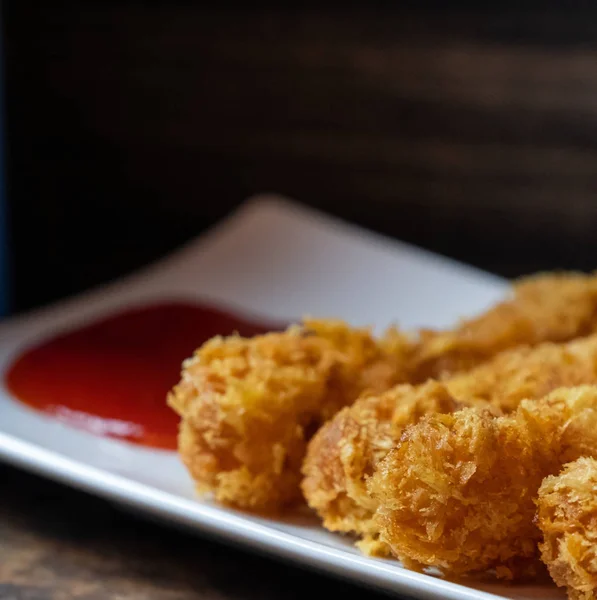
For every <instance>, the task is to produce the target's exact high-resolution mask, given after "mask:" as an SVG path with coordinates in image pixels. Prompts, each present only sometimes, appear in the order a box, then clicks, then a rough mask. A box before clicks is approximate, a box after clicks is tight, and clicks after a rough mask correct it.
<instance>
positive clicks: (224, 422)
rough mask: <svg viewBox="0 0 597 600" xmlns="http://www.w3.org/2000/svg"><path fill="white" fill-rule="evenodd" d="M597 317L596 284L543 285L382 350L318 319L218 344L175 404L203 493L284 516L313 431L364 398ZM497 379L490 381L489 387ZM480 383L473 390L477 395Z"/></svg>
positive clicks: (209, 348)
mask: <svg viewBox="0 0 597 600" xmlns="http://www.w3.org/2000/svg"><path fill="white" fill-rule="evenodd" d="M596 315H597V278H596V277H592V276H583V275H578V274H564V275H547V276H546V275H543V276H537V277H534V278H530V279H527V280H523V281H521V282H520V283H518V284H517V285H516V286H515V287H514V293H513V297H512V298H511V299H508V300H507V301H505V302H503V303H502V304H500V305H498V306H496V307H495V308H493V309H491V310H490V311H489V312H487V313H486V314H485V315H481V316H480V317H477V318H476V319H474V320H472V321H468V322H465V323H463V324H462V325H460V326H459V327H458V328H456V329H455V330H454V331H452V332H440V333H431V332H423V333H420V334H419V335H418V336H417V335H414V336H412V337H407V336H405V335H403V334H401V333H399V332H397V331H391V332H389V333H388V334H386V335H385V336H384V337H383V338H382V339H379V340H376V339H374V338H373V337H372V336H371V334H370V333H369V332H368V331H366V330H358V329H356V330H355V329H351V328H349V327H348V326H347V325H345V324H344V323H340V322H323V321H310V322H308V323H306V324H305V326H304V327H292V328H290V329H289V330H288V331H287V332H285V333H275V334H270V335H266V336H259V337H256V338H254V339H250V340H247V339H242V338H240V337H237V336H233V337H230V338H226V339H223V338H216V339H214V340H211V341H210V342H208V343H207V344H205V345H204V346H203V347H202V348H200V349H199V350H198V351H197V352H196V353H195V355H194V357H193V358H191V359H189V360H187V361H186V362H185V364H184V366H183V373H182V378H181V381H180V383H179V384H178V385H177V386H176V387H175V388H174V389H173V390H172V392H171V393H170V394H169V396H168V403H169V404H170V406H171V407H172V408H173V409H174V410H175V411H176V412H177V413H178V414H179V415H180V416H181V417H182V422H181V427H180V435H179V450H180V454H181V457H182V459H183V461H184V463H185V464H186V466H187V467H188V469H189V471H190V473H191V475H192V476H193V478H194V479H195V481H196V483H197V486H198V489H200V490H203V491H213V492H214V493H215V497H216V499H218V500H219V501H221V502H226V503H229V504H232V505H236V506H239V507H244V508H252V509H256V510H261V511H266V510H269V511H271V510H275V509H277V508H279V507H281V506H283V505H284V504H287V503H291V502H293V501H295V500H297V499H298V498H299V497H300V493H299V487H298V481H299V480H300V472H299V471H300V465H301V462H302V458H303V455H304V452H305V446H306V443H307V441H308V439H309V438H310V436H311V435H312V433H314V432H315V431H316V429H317V428H318V427H319V426H320V425H321V424H322V423H323V422H325V421H326V420H327V419H329V418H331V417H332V416H333V415H334V414H335V413H336V412H337V411H338V410H339V409H341V408H342V407H344V406H346V405H350V404H351V403H352V402H353V401H354V400H355V399H356V398H357V397H358V396H359V395H360V394H361V392H364V391H368V392H371V393H381V392H384V391H385V390H387V389H388V388H389V387H391V386H392V385H394V384H397V383H413V382H420V381H424V380H426V379H427V378H428V377H429V376H430V375H434V376H435V375H438V376H439V375H441V376H442V377H447V376H448V375H449V374H451V373H452V372H454V373H456V372H460V371H462V370H463V369H466V368H469V367H471V366H472V365H477V364H479V363H481V362H483V361H484V360H487V359H488V358H489V357H491V356H492V355H493V354H495V353H496V352H499V351H501V350H503V349H504V348H508V347H512V346H518V345H520V344H523V343H524V344H536V343H538V342H541V341H543V340H556V341H559V340H563V339H569V338H573V337H576V336H579V335H583V334H585V333H587V332H589V331H592V330H593V329H594V327H595V325H596V324H597V318H596ZM521 352H524V351H523V350H521ZM513 360H516V358H514V359H513ZM508 368H509V367H508V366H507V365H505V366H504V367H503V369H504V370H506V371H507V370H508ZM496 372H497V371H496V370H495V369H489V371H487V372H485V373H484V374H482V373H480V374H479V377H481V378H485V380H486V381H487V383H488V384H489V382H490V380H491V379H492V377H495V373H496ZM542 378H543V379H545V378H546V375H545V372H543V371H541V372H540V373H539V374H538V375H537V379H538V381H539V380H541V381H542ZM467 381H468V383H467ZM543 384H544V387H545V388H549V383H546V382H543ZM451 385H454V386H457V385H458V383H457V382H454V383H452V384H451ZM472 385H473V384H472V382H471V381H470V380H464V387H465V388H466V387H467V386H468V387H472ZM518 385H519V384H518V383H517V384H515V387H516V386H518ZM477 387H480V389H479V390H478V391H477V392H476V394H475V398H476V396H477V395H479V396H480V397H481V399H482V394H483V383H480V384H478V385H477ZM538 387H540V386H538ZM551 387H554V386H551ZM549 389H551V388H549ZM449 391H450V394H452V395H455V394H454V393H453V392H452V390H451V389H450V390H449ZM508 394H509V392H508V390H504V391H503V392H502V395H504V396H508ZM461 395H463V396H465V397H467V398H468V396H469V395H470V394H468V392H467V391H466V389H465V390H464V391H463V393H462V394H461ZM494 396H495V398H496V404H500V402H498V401H497V396H498V394H497V393H496V394H494ZM510 396H512V394H510V395H509V396H508V397H510ZM514 396H516V394H514ZM473 399H474V398H473ZM516 401H517V400H516ZM467 402H468V400H467Z"/></svg>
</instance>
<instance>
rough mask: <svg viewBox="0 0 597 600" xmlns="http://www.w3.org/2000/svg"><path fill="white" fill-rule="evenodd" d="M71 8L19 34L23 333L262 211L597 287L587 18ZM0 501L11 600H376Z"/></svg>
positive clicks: (596, 123) (477, 9) (108, 520)
mask: <svg viewBox="0 0 597 600" xmlns="http://www.w3.org/2000/svg"><path fill="white" fill-rule="evenodd" d="M58 4H59V7H57V6H56V5H55V3H45V4H44V3H38V2H33V1H32V0H18V1H17V0H15V1H13V2H8V9H9V10H7V11H6V12H7V15H6V24H5V31H6V33H5V35H6V40H7V52H6V57H7V61H6V63H7V68H6V71H7V89H8V92H7V95H8V98H7V107H8V127H9V134H10V165H9V166H10V170H9V177H10V194H9V199H11V208H12V211H11V213H12V221H13V229H12V231H13V247H14V256H13V258H14V264H13V272H14V275H15V281H16V290H15V291H16V293H15V304H14V307H15V309H16V310H21V309H25V308H29V307H32V306H35V305H39V304H43V303H46V302H48V301H50V300H54V299H57V298H59V297H62V296H64V295H67V294H70V293H74V292H77V291H79V290H81V289H83V288H86V287H88V286H91V285H95V284H97V283H100V282H102V281H106V280H109V279H110V278H112V277H114V276H117V275H120V274H122V273H124V272H127V271H129V270H132V269H134V268H136V267H137V266H139V265H140V264H142V263H144V262H146V261H149V260H152V259H154V258H157V257H159V256H160V255H161V254H162V253H164V252H166V251H167V250H169V249H171V248H173V247H174V246H176V245H178V244H179V243H181V242H183V241H185V240H186V239H188V238H190V237H192V236H194V235H195V234H196V233H198V231H199V230H200V229H202V228H203V227H206V226H208V225H209V224H211V223H213V222H214V221H215V220H217V219H218V218H220V217H222V216H223V215H224V214H225V213H226V212H228V211H229V210H231V209H232V208H233V207H234V206H236V205H237V204H238V203H239V202H240V201H241V200H242V199H243V198H245V197H246V196H247V195H249V194H251V193H255V192H261V191H277V192H283V193H286V194H289V195H292V196H295V197H297V198H298V199H300V200H303V201H305V202H307V203H310V204H312V205H314V206H316V207H318V208H322V209H324V210H326V211H329V212H332V213H335V214H336V215H338V216H340V217H342V218H345V219H347V220H350V221H353V222H355V223H359V224H362V225H365V226H367V227H370V228H372V229H376V230H378V231H381V232H383V233H385V234H387V235H390V236H395V237H398V238H401V239H405V240H408V241H410V242H414V243H416V244H420V245H422V246H424V247H427V248H430V249H433V250H436V251H438V252H442V253H445V254H447V255H451V256H454V257H456V258H459V259H462V260H465V261H467V262H471V263H474V264H476V265H479V266H481V267H483V268H487V269H489V270H493V271H495V272H499V273H502V274H504V275H519V274H521V273H524V272H529V271H532V270H535V269H537V268H554V267H567V268H570V267H577V268H585V269H589V268H595V267H596V266H597V236H596V235H595V231H596V230H597V203H596V202H595V194H596V190H597V175H596V173H597V168H596V165H597V70H596V68H595V65H596V64H597V49H596V45H595V41H596V40H597V19H596V18H595V16H596V14H595V7H594V5H593V4H591V3H586V2H585V3H584V4H583V7H582V8H579V7H575V6H571V5H573V4H580V3H566V6H565V7H558V3H555V2H544V3H541V5H540V6H538V8H536V9H530V8H529V9H526V8H520V9H514V8H513V7H510V8H506V7H504V6H503V5H504V4H508V3H501V2H500V3H494V6H492V7H488V6H486V5H485V4H478V3H477V5H473V7H472V8H471V7H470V6H469V7H466V6H462V5H460V6H459V3H458V2H449V3H446V2H435V3H430V4H436V7H435V8H433V9H429V10H423V9H421V7H418V8H417V9H416V10H415V9H412V7H409V6H408V5H409V4H420V3H396V2H388V3H383V2H379V3H365V2H361V3H353V5H352V6H351V7H348V6H344V4H342V5H341V6H340V7H337V6H336V5H333V4H332V3H329V6H328V7H327V8H326V7H324V5H325V4H326V3H325V2H322V3H318V5H317V7H315V8H310V9H306V8H305V9H303V8H297V7H295V9H294V11H293V12H289V11H286V10H285V9H281V8H279V9H277V10H271V9H268V8H265V7H260V6H258V5H259V3H258V2H251V3H248V4H247V6H245V7H244V8H243V9H237V10H236V9H229V8H227V7H226V8H224V7H219V5H218V6H215V3H214V6H213V7H212V8H211V9H209V8H208V9H204V8H203V6H202V3H200V2H194V3H193V2H184V3H183V2H174V1H173V2H151V3H150V2H141V1H140V0H136V1H130V2H126V3H124V2H123V3H119V2H104V3H101V2H94V1H91V0H70V1H67V2H61V3H58ZM359 4H360V6H358V5H359ZM425 4H427V3H425ZM460 4H462V3H460ZM465 4H466V3H465ZM468 4H471V3H468ZM510 4H513V3H510ZM90 223H93V224H95V229H94V228H92V227H90V226H89V224H90ZM0 418H1V416H0ZM0 482H1V483H0V598H1V599H3V600H5V599H8V598H10V599H13V598H14V599H16V598H19V599H22V600H25V599H26V600H34V599H35V600H44V599H50V598H51V599H56V600H58V599H63V598H64V599H66V598H73V597H74V598H84V599H89V600H91V599H96V598H97V599H100V598H131V599H132V598H147V599H151V600H157V599H174V598H185V599H187V598H189V599H192V598H206V599H208V600H211V599H213V600H215V599H217V600H233V599H236V598H239V599H240V598H243V599H245V598H259V599H262V600H274V599H277V598H282V597H283V598H287V599H292V598H297V599H299V598H300V599H301V600H303V599H304V598H305V597H306V596H308V595H310V594H313V593H315V592H317V593H318V594H323V595H324V597H326V596H331V595H332V594H333V595H335V597H338V598H343V599H346V600H348V599H350V598H357V597H358V598H361V597H362V596H363V591H362V590H361V589H358V588H356V587H354V586H352V585H346V584H342V583H339V582H337V581H334V580H332V579H328V578H325V577H322V576H318V575H314V574H313V573H306V572H302V571H299V570H297V569H296V568H292V567H289V566H286V565H282V564H279V563H276V562H272V561H270V560H268V559H265V558H260V557H257V556H254V555H252V554H249V553H245V552H242V551H239V550H232V549H230V548H228V547H224V546H221V545H219V544H217V543H213V542H209V541H206V540H203V539H200V538H197V537H194V536H191V535H187V534H185V533H180V532H174V531H172V530H170V529H167V528H165V527H162V526H158V525H154V524H150V523H147V522H145V521H142V520H139V519H136V518H134V517H132V516H130V515H128V514H124V513H122V512H120V511H119V510H117V509H115V508H114V507H113V506H111V505H110V504H108V503H106V502H103V501H101V500H97V499H94V498H91V497H89V496H86V495H84V494H82V493H77V492H73V491H72V490H69V489H65V488H62V487H61V486H59V485H55V484H52V483H48V482H46V481H44V480H42V479H38V478H36V477H33V476H31V475H26V474H23V473H20V472H17V471H15V470H13V469H11V468H8V467H1V466H0ZM367 595H368V596H369V597H371V598H373V597H375V594H374V593H372V592H368V593H367Z"/></svg>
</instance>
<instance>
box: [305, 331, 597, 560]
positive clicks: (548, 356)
mask: <svg viewBox="0 0 597 600" xmlns="http://www.w3.org/2000/svg"><path fill="white" fill-rule="evenodd" d="M582 384H597V335H594V336H591V337H589V338H585V339H581V340H576V341H574V342H570V343H568V344H551V343H547V344H542V345H540V346H537V347H535V348H523V349H518V350H511V351H509V352H505V353H503V354H501V355H498V356H497V357H496V358H494V359H493V360H492V361H489V362H488V363H486V364H484V365H481V366H479V367H477V368H476V369H473V370H472V371H470V372H469V373H466V374H462V375H458V376H456V377H453V378H451V379H446V380H445V381H443V382H441V383H438V382H429V383H427V384H423V385H419V386H409V385H402V386H398V387H397V388H395V389H393V390H390V391H388V392H385V393H384V394H382V395H380V396H377V397H369V398H365V399H360V400H358V401H357V402H356V403H355V404H353V405H352V406H351V407H348V408H345V409H343V410H342V411H341V412H340V413H339V414H337V415H336V416H335V417H334V418H333V419H332V420H331V421H329V422H328V423H326V424H325V425H324V426H323V427H322V428H321V429H320V430H319V431H318V432H317V434H316V435H315V436H314V438H313V440H312V441H311V442H310V444H309V450H308V452H307V456H306V458H305V462H304V465H303V473H304V475H305V478H304V480H303V483H302V489H303V493H304V495H305V498H306V500H307V502H308V504H309V506H311V508H313V509H315V511H316V512H317V513H318V515H319V516H320V517H321V519H322V520H323V525H324V526H325V527H326V528H328V529H330V530H332V531H343V532H352V533H356V534H358V535H363V536H365V540H364V544H361V547H363V548H364V549H366V550H367V551H368V552H373V553H380V552H381V553H383V552H385V550H386V549H385V548H384V546H383V545H382V544H377V542H376V538H375V533H376V531H377V529H376V527H375V526H374V525H373V524H372V523H371V519H372V517H373V513H374V511H375V508H376V501H375V499H373V498H371V497H370V496H369V494H368V492H367V487H366V481H367V479H368V477H369V476H370V475H371V473H372V471H373V470H374V469H375V467H376V465H377V464H378V463H379V462H380V461H381V459H382V458H384V456H385V454H387V452H388V451H389V450H390V449H391V448H393V447H394V446H396V445H397V444H398V442H399V440H400V436H401V434H402V431H403V429H404V426H405V425H407V424H410V423H414V422H416V421H418V420H419V419H420V418H421V417H422V416H423V415H424V414H431V413H434V412H435V413H450V412H454V410H457V409H458V408H462V407H464V406H483V405H484V404H485V405H487V404H489V405H490V406H493V407H494V411H495V412H496V413H501V412H510V411H512V410H513V409H515V408H516V407H517V406H518V404H519V403H520V401H521V400H522V399H523V398H530V399H537V398H541V397H543V396H545V395H546V394H548V393H549V392H550V391H552V390H554V389H556V388H559V387H564V386H574V385H582Z"/></svg>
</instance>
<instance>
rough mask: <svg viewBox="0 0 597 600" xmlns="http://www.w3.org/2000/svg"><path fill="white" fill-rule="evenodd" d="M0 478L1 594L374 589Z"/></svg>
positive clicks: (55, 597) (188, 597)
mask: <svg viewBox="0 0 597 600" xmlns="http://www.w3.org/2000/svg"><path fill="white" fill-rule="evenodd" d="M0 480H1V481H2V494H0V598H1V599H2V600H9V599H10V600H13V599H14V600H67V599H69V600H70V599H73V598H76V599H77V600H100V599H102V600H103V599H105V598H119V599H122V600H128V599H129V598H130V599H133V598H134V599H147V600H182V599H185V600H194V599H195V598H197V599H199V598H201V599H202V600H224V599H225V600H236V599H238V600H241V599H242V600H253V599H255V600H257V599H269V598H272V599H273V598H288V599H289V600H303V599H304V598H305V597H306V596H308V595H310V594H312V591H313V589H314V588H317V589H318V590H320V591H321V593H322V594H324V596H326V597H329V596H331V595H332V594H341V597H343V598H346V600H353V599H355V600H356V599H357V598H362V597H363V594H364V593H366V594H367V597H370V598H371V599H372V600H375V599H376V598H378V596H377V594H375V593H373V592H371V591H365V592H364V591H363V590H362V589H359V588H357V587H355V586H354V585H348V584H344V583H340V582H338V581H335V580H333V579H329V578H328V577H323V576H320V575H316V574H314V573H312V572H304V571H301V570H299V569H297V568H294V567H289V566H288V565H286V564H283V563H279V562H276V561H272V560H271V559H269V558H264V557H260V556H256V555H254V554H249V553H246V552H242V551H240V550H235V549H232V548H230V547H227V546H222V545H220V544H218V543H215V542H211V541H207V540H205V539H203V538H200V537H194V536H191V535H188V534H185V533H184V532H177V531H175V530H172V529H170V528H166V527H163V526H160V525H158V524H154V523H149V522H146V521H143V520H141V519H138V518H136V517H134V516H132V515H130V514H128V513H125V512H122V511H120V510H118V509H117V508H116V507H115V506H113V505H112V504H110V503H108V502H105V501H102V500H99V499H97V498H93V497H91V496H88V495H86V494H83V493H80V492H76V491H74V490H70V489H68V488H64V487H62V486H60V485H58V484H54V483H51V482H48V481H45V480H43V479H39V478H37V477H34V476H32V475H27V474H25V473H21V472H18V471H16V470H14V469H11V468H9V467H6V466H1V465H0ZM381 597H382V596H379V598H381Z"/></svg>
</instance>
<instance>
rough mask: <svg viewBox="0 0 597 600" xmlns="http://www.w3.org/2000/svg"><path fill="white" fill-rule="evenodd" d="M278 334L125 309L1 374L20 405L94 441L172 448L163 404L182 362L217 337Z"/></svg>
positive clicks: (187, 311) (166, 308)
mask: <svg viewBox="0 0 597 600" xmlns="http://www.w3.org/2000/svg"><path fill="white" fill-rule="evenodd" d="M276 329H279V327H278V326H273V325H271V324H270V325H267V324H263V323H257V322H255V321H251V320H246V319H242V318H240V317H238V316H235V315H232V314H229V313H226V312H223V311H221V310H217V309H215V308H210V307H208V306H201V305H195V304H188V303H183V302H170V303H164V304H158V305H150V306H143V307H138V308H131V309H127V310H124V311H122V312H119V313H117V314H115V315H111V316H109V317H107V318H104V319H102V320H100V321H96V322H94V323H91V324H90V325H86V326H84V327H82V328H80V329H77V330H75V331H69V332H66V333H62V334H59V335H57V336H55V337H53V338H51V339H49V340H47V341H44V342H42V343H41V344H39V345H37V346H35V347H33V348H31V349H29V350H27V351H25V352H24V353H23V354H22V355H21V356H19V357H18V358H17V359H16V360H15V361H14V363H13V364H12V365H11V367H10V369H9V371H8V372H7V374H6V386H7V387H8V389H9V390H10V392H11V393H12V394H13V395H14V396H15V397H16V398H18V399H19V400H20V401H22V402H23V403H24V404H26V405H28V406H30V407H32V408H35V409H37V410H40V411H43V412H45V413H48V414H50V415H53V416H54V417H56V418H57V419H59V420H61V421H64V422H67V423H69V424H70V425H73V426H75V427H79V428H82V429H85V430H87V431H91V432H93V433H97V434H99V435H104V436H109V437H115V438H119V439H125V440H128V441H129V442H133V443H136V444H143V445H146V446H152V447H154V448H168V449H174V448H176V434H177V428H178V420H179V419H178V417H177V415H176V414H175V413H174V412H173V411H172V410H171V409H170V408H168V406H167V405H166V402H165V398H166V394H167V392H168V391H169V390H170V388H171V387H172V386H173V385H174V384H175V383H176V382H177V381H178V379H179V376H180V369H181V363H182V361H183V360H184V359H185V358H187V357H188V356H191V354H192V353H193V351H194V350H195V349H196V348H197V347H198V346H200V345H201V344H202V343H203V342H204V341H206V340H207V339H209V338H211V337H213V336H215V335H230V334H232V333H234V332H238V333H239V334H240V335H242V336H253V335H257V334H260V333H264V332H266V331H272V330H276Z"/></svg>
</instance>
